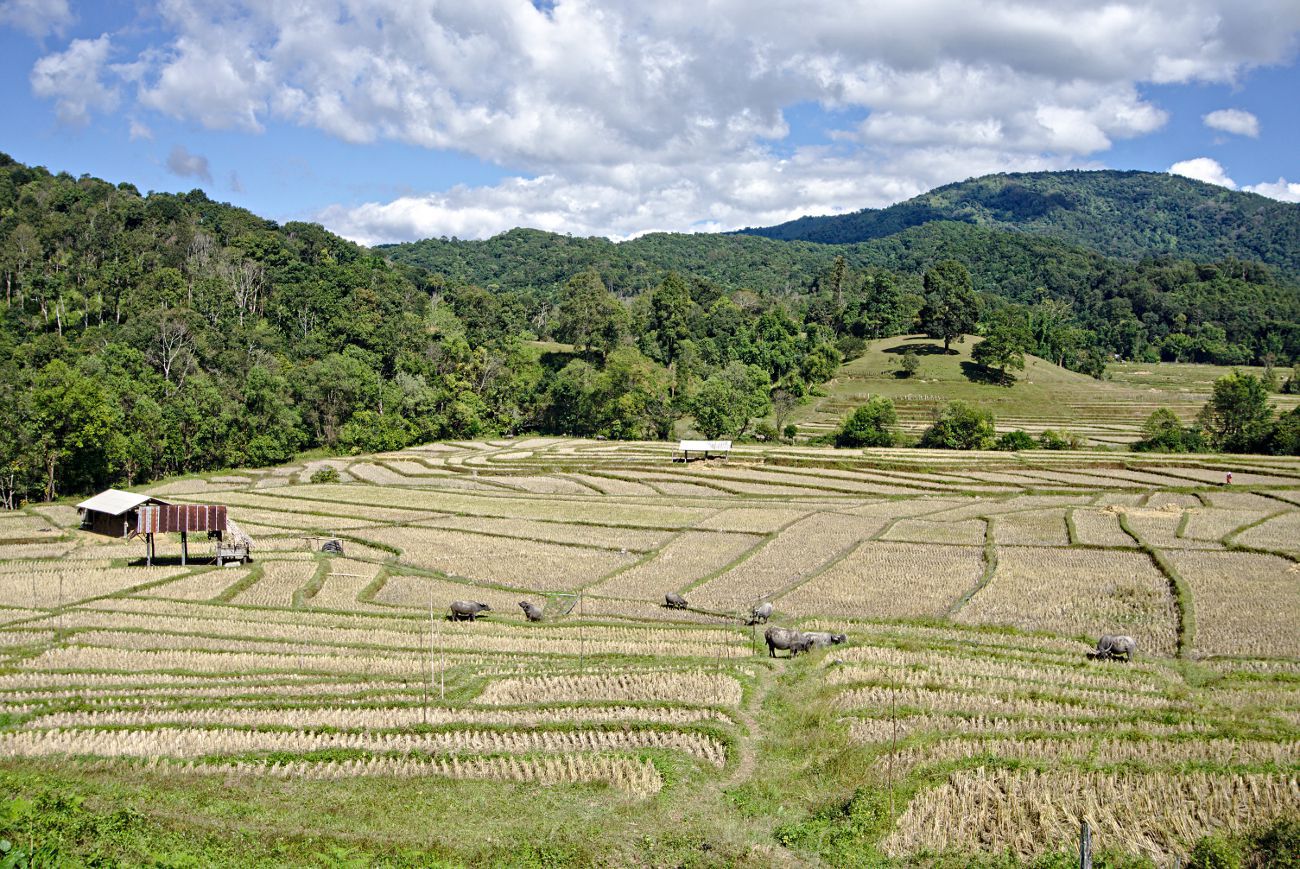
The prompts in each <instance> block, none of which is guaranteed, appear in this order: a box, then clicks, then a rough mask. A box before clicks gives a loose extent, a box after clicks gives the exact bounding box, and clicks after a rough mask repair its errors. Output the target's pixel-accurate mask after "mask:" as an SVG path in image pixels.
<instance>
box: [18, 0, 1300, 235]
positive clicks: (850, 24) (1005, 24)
mask: <svg viewBox="0 0 1300 869" xmlns="http://www.w3.org/2000/svg"><path fill="white" fill-rule="evenodd" d="M1298 55H1300V0H1113V2H1106V3H1090V2H1087V0H1035V2H1025V0H861V2H852V0H836V2H822V0H800V2H789V0H691V2H678V0H655V2H644V0H605V2H595V0H574V2H570V0H557V2H553V3H552V2H535V3H530V2H527V0H473V2H465V0H341V2H340V0H292V2H289V0H276V2H252V3H245V2H240V0H159V2H140V3H127V2H119V0H100V2H95V3H85V4H78V3H75V2H69V0H0V106H2V107H3V111H4V117H3V122H2V123H0V151H3V152H5V153H8V154H9V155H10V156H12V157H14V158H15V159H18V160H20V161H22V162H25V163H29V164H38V165H43V166H46V167H47V168H49V169H51V170H52V171H66V172H69V173H71V174H73V175H81V174H90V175H94V176H97V177H100V178H104V179H106V180H109V181H112V182H114V183H117V182H123V181H126V182H130V183H132V184H135V185H136V186H137V187H138V188H139V189H140V190H141V192H146V191H151V190H152V191H188V190H191V189H194V188H196V187H199V188H202V189H203V190H204V191H206V192H207V194H208V195H209V196H210V197H211V198H213V199H217V200H221V201H228V202H231V203H234V204H236V205H239V206H243V207H245V208H248V209H250V210H252V211H254V212H256V213H257V214H259V215H262V216H264V217H268V218H271V219H273V220H278V221H288V220H310V221H317V222H320V223H322V224H323V225H324V226H326V227H327V228H328V229H331V230H333V231H334V232H337V233H339V234H341V235H344V236H346V237H348V238H351V239H354V240H356V241H358V242H361V243H363V244H375V243H380V242H397V241H411V240H415V239H420V238H430V237H435V238H436V237H442V236H446V237H458V238H487V237H490V236H492V235H495V234H497V233H499V232H503V231H505V230H507V229H510V228H512V227H515V226H528V227H535V228H538V229H545V230H550V231H554V232H561V233H570V234H573V235H580V236H586V235H602V236H607V237H610V238H613V239H625V238H631V237H635V236H637V235H640V234H643V233H646V232H654V231H681V232H715V231H724V230H731V229H737V228H741V227H745V226H766V225H770V224H774V223H779V222H782V221H785V220H790V219H793V218H795V217H799V216H802V215H806V214H836V213H844V212H849V211H856V210H859V209H862V208H869V207H870V208H878V207H883V206H886V205H889V204H891V203H894V202H899V201H902V200H904V199H907V198H910V197H912V196H915V195H917V194H919V193H923V192H925V191H926V190H929V189H931V188H933V187H936V186H939V185H941V184H946V183H949V182H953V181H960V180H963V179H966V178H970V177H975V176H978V175H983V174H987V173H991V172H1015V171H1037V170H1054V169H1071V168H1083V169H1100V168H1111V169H1142V170H1148V171H1157V172H1165V171H1170V172H1175V173H1178V174H1183V175H1188V176H1190V177H1193V178H1198V179H1200V180H1203V181H1208V182H1211V183H1214V184H1220V185H1223V186H1225V187H1230V188H1232V189H1238V190H1246V191H1251V192H1254V193H1259V194H1262V195H1264V196H1269V197H1272V198H1275V199H1282V200H1287V201H1292V202H1295V201H1300V148H1297V147H1296V142H1297V141H1300V112H1298V111H1297V106H1300V101H1298V100H1297V96H1296V95H1297V94H1300V58H1298Z"/></svg>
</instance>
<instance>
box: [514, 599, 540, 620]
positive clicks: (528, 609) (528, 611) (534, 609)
mask: <svg viewBox="0 0 1300 869" xmlns="http://www.w3.org/2000/svg"><path fill="white" fill-rule="evenodd" d="M519 606H520V608H522V609H523V611H524V615H526V616H528V620H529V621H530V622H540V621H541V620H542V608H541V607H539V606H537V605H536V604H534V603H532V602H531V601H526V600H521V601H520V602H519Z"/></svg>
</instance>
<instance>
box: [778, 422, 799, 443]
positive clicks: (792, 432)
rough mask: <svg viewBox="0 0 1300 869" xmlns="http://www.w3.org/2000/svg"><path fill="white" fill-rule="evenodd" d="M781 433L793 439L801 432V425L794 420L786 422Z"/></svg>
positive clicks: (789, 439)
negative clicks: (793, 421)
mask: <svg viewBox="0 0 1300 869" xmlns="http://www.w3.org/2000/svg"><path fill="white" fill-rule="evenodd" d="M781 433H782V434H783V435H785V439H786V440H788V441H792V440H794V439H795V437H796V436H797V435H798V434H799V426H797V425H795V424H794V423H792V422H791V423H786V426H785V428H784V429H782V431H781Z"/></svg>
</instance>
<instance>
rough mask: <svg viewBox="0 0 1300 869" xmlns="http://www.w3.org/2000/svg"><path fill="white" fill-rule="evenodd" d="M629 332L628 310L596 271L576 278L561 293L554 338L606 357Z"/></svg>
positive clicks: (570, 280)
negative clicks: (606, 286)
mask: <svg viewBox="0 0 1300 869" xmlns="http://www.w3.org/2000/svg"><path fill="white" fill-rule="evenodd" d="M626 331H627V311H626V310H625V309H624V308H623V306H622V305H620V304H619V302H618V300H617V299H615V298H614V295H613V294H612V293H610V291H609V290H608V289H606V288H605V283H604V281H602V280H601V279H600V275H599V274H597V273H596V272H595V271H592V270H588V271H585V272H581V273H579V274H576V275H574V276H573V277H572V278H570V279H569V282H568V283H567V284H565V285H564V289H563V290H561V292H560V300H559V305H558V307H557V308H556V312H555V337H556V338H559V339H560V340H561V341H566V342H568V343H570V344H572V345H573V346H574V347H575V348H577V349H579V350H584V349H587V350H594V351H596V352H597V353H599V354H600V355H602V356H604V355H606V354H608V353H609V351H610V350H612V349H614V347H616V346H618V342H619V339H620V338H621V337H622V336H623V335H624V333H625V332H626Z"/></svg>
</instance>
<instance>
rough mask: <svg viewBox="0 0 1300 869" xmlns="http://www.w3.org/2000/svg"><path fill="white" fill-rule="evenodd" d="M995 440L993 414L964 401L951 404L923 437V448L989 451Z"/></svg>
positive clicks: (921, 443)
mask: <svg viewBox="0 0 1300 869" xmlns="http://www.w3.org/2000/svg"><path fill="white" fill-rule="evenodd" d="M995 439H996V432H995V431H994V427H993V413H992V411H989V410H985V409H984V408H980V407H975V406H973V405H970V404H967V403H966V402H964V401H950V402H948V403H947V404H946V405H944V407H943V409H942V410H940V411H939V416H938V418H937V419H936V420H935V421H934V424H933V425H931V426H930V427H929V428H928V429H926V430H925V432H924V433H923V434H922V435H921V441H920V445H921V446H922V447H926V448H929V449H942V450H987V449H989V448H991V447H992V446H993V444H994V442H995Z"/></svg>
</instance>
